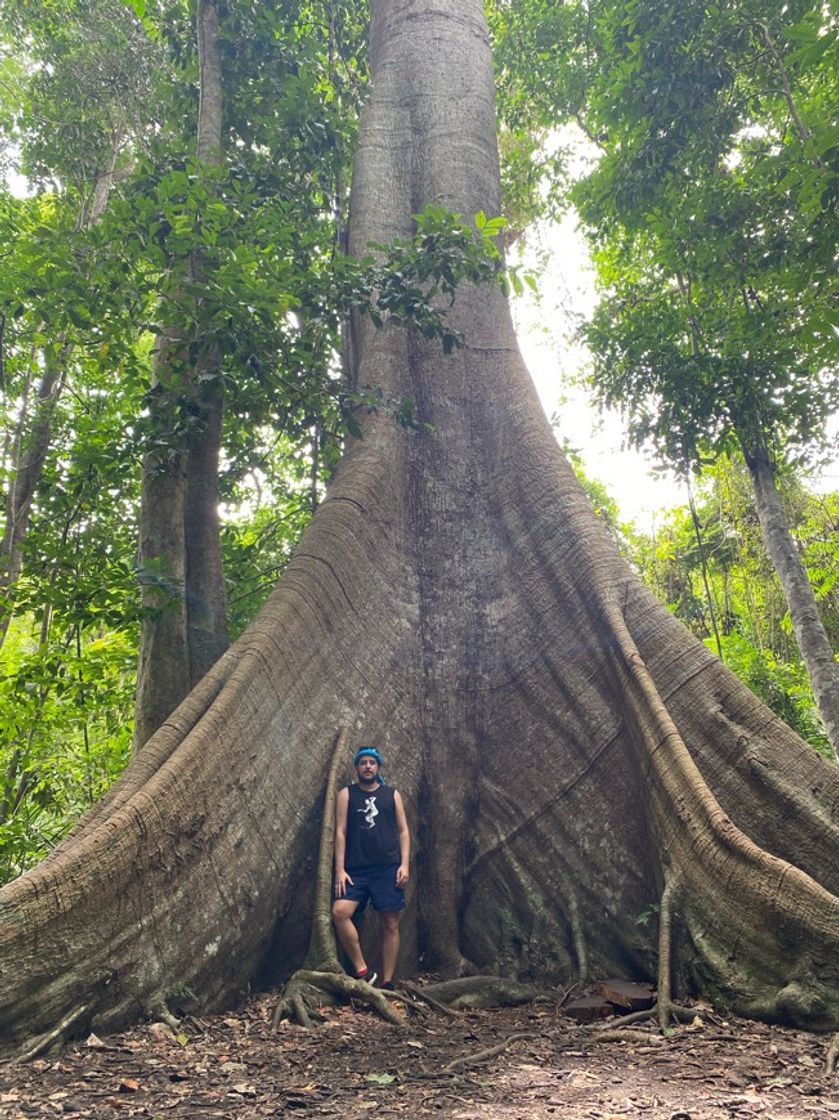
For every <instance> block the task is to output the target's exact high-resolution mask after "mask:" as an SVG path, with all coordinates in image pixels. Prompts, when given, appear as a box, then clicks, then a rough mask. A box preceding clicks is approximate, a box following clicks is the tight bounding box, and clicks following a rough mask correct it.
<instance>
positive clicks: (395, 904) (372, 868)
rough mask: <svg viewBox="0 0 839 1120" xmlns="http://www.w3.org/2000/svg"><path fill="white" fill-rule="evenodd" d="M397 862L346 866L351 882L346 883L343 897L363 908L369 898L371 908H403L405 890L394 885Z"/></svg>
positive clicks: (386, 911)
mask: <svg viewBox="0 0 839 1120" xmlns="http://www.w3.org/2000/svg"><path fill="white" fill-rule="evenodd" d="M398 868H399V864H398V863H386V864H371V865H369V866H367V867H348V868H347V874H348V875H349V877H350V878H351V879H352V883H347V890H346V894H345V895H344V898H347V899H349V901H350V902H357V903H358V904H359V909H360V910H363V909H364V907H365V905H366V904H367V900H368V899H369V900H370V901H371V902H372V903H373V909H374V910H379V911H382V910H384V911H385V913H393V912H394V911H395V910H404V909H405V890H404V888H403V887H397V885H396V872H397V870H398Z"/></svg>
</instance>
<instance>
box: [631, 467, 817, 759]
mask: <svg viewBox="0 0 839 1120" xmlns="http://www.w3.org/2000/svg"><path fill="white" fill-rule="evenodd" d="M784 482H785V484H784V486H783V488H782V491H781V498H782V501H783V503H784V508H785V514H786V516H787V520H788V522H789V524H790V528H791V531H792V532H793V533H794V536H795V541H796V546H797V547H798V549H799V550H800V552H801V557H802V561H803V563H804V565H805V567H806V569H807V574H808V577H809V579H810V582H811V584H812V586H813V588H814V590H815V592H816V594H817V596H818V601H819V607H820V612H821V615H822V617H823V619H824V623H825V627H826V629H827V633H828V637H829V639H830V641H831V644H835V643H836V641H837V614H836V608H837V603H836V588H835V569H834V557H835V550H836V524H837V522H836V508H835V507H836V496H835V495H833V494H827V495H819V494H815V493H813V492H811V491H808V490H807V489H806V487H805V486H803V485H802V484H801V483H800V482H798V481H797V480H796V479H795V478H794V477H787V478H786V479H785V480H784ZM696 514H697V517H696V521H694V518H693V516H692V514H691V512H690V510H689V509H687V508H686V507H683V508H681V509H675V510H672V511H670V512H669V513H668V514H667V515H666V516H665V518H664V519H657V523H656V526H655V530H654V533H653V534H652V535H647V534H640V533H637V532H634V533H632V534H631V536H630V538H629V539H628V541H627V547H626V554H627V555H628V556H629V558H630V560H631V562H632V563H634V564H636V565H637V567H638V570H639V572H640V574H641V576H642V578H643V579H644V581H645V582H646V583H647V585H648V586H649V587H650V588H651V590H652V591H653V592H654V593H655V594H656V595H657V596H658V597H659V598H660V599H662V600H663V601H664V602H666V603H667V604H668V606H669V608H670V609H671V610H672V611H673V612H674V613H675V614H676V616H677V617H678V618H680V619H681V620H682V621H683V622H684V623H685V625H686V626H688V627H689V628H690V629H691V630H692V631H693V632H694V633H695V634H696V635H697V637H699V638H701V639H702V640H703V641H705V642H706V644H708V646H709V648H711V649H714V650H716V649H717V643H716V640H715V633H714V627H713V622H712V619H713V618H715V619H716V621H717V636H718V637H719V647H720V655H721V657H722V659H723V660H724V661H725V663H726V665H728V667H729V668H731V669H732V670H733V671H734V672H735V673H737V675H738V676H739V677H740V679H741V680H743V681H745V683H746V684H748V685H749V687H750V688H752V690H753V691H754V692H756V693H757V695H758V696H760V697H761V698H762V699H763V700H765V701H766V703H767V704H768V705H769V706H770V707H771V708H772V710H773V711H774V712H776V714H777V715H779V716H780V717H781V718H782V719H783V720H784V721H785V722H786V723H788V724H789V725H790V726H791V727H793V728H795V730H796V731H797V732H798V733H799V735H801V736H802V738H804V739H806V740H807V741H808V742H810V743H812V744H813V746H814V747H816V749H817V750H819V751H820V752H822V753H823V754H826V755H828V756H829V755H830V754H831V751H830V745H829V743H828V741H827V739H826V737H825V734H824V729H823V726H822V724H821V720H820V719H819V717H818V709H817V707H816V705H815V700H814V698H813V693H812V688H811V686H810V682H809V678H808V676H807V672H806V668H805V666H804V664H803V662H802V660H801V655H800V652H799V650H798V647H797V645H796V643H795V640H794V635H793V633H792V628H791V625H790V623H789V614H788V610H787V604H786V599H785V597H784V594H783V590H782V588H781V586H780V583H779V581H778V579H777V576H776V574H775V571H774V568H773V567H772V563H771V561H770V560H769V557H768V556H767V554H766V549H765V546H764V543H763V538H762V533H761V529H760V523H759V521H758V518H757V515H756V513H755V508H754V499H753V495H752V488H751V480H750V478H749V475H748V470H747V468H746V467H745V464H744V463H743V462H742V460H737V459H734V460H732V459H729V458H728V457H727V456H722V457H721V458H720V459H718V460H717V462H716V463H715V464H714V466H713V467H710V468H706V470H705V471H704V472H703V476H702V479H701V481H700V486H699V488H698V490H697V494H696ZM700 548H701V554H700ZM703 559H704V561H705V569H706V573H707V582H706V581H705V580H703V571H702V560H703Z"/></svg>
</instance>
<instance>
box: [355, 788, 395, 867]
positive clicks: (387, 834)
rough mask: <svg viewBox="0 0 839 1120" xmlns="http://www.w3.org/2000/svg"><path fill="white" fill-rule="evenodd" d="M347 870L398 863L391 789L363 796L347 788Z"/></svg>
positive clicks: (363, 792) (379, 789) (364, 793)
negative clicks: (348, 794)
mask: <svg viewBox="0 0 839 1120" xmlns="http://www.w3.org/2000/svg"><path fill="white" fill-rule="evenodd" d="M347 788H348V790H349V793H350V797H349V804H348V806H347V850H346V855H345V858H344V865H345V866H346V867H369V866H370V865H374V864H379V865H381V864H389V863H399V858H400V852H399V832H398V830H397V828H396V807H395V805H394V801H393V795H394V792H395V791H394V789H393V786H379V787H378V788H377V789H375V790H373V791H372V792H371V793H366V792H365V791H364V790H363V789H360V788H359V787H358V786H357V785H351V786H348V787H347Z"/></svg>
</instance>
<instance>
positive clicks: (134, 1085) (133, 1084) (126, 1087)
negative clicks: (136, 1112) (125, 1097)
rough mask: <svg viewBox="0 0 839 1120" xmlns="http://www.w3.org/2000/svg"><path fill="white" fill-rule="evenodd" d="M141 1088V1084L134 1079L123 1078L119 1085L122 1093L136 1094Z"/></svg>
mask: <svg viewBox="0 0 839 1120" xmlns="http://www.w3.org/2000/svg"><path fill="white" fill-rule="evenodd" d="M139 1088H140V1082H139V1081H137V1080H136V1079H135V1078H133V1077H123V1079H122V1081H120V1083H119V1091H120V1093H136V1092H137V1090H138V1089H139Z"/></svg>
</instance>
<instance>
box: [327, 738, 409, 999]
mask: <svg viewBox="0 0 839 1120" xmlns="http://www.w3.org/2000/svg"><path fill="white" fill-rule="evenodd" d="M353 764H354V766H355V772H356V775H357V781H356V782H355V783H354V784H353V785H351V786H345V787H344V789H342V790H341V791H340V792H339V794H338V797H337V800H336V802H335V902H334V903H333V906H332V920H333V922H334V923H335V930H336V932H337V934H338V940H339V941H340V942H341V946H342V947H343V949H344V952H345V953H346V954H347V956H348V957H349V958H350V961H351V962H352V966H353V968H354V969H355V975H356V977H357V978H358V979H359V980H366V981H367V982H368V983H369V984H372V983H373V982H374V981H375V979H376V974H375V972H371V971H370V970H369V969H368V967H367V965H366V963H365V960H364V954H363V953H362V951H361V944H360V942H359V940H358V930H357V929H356V928H355V924H354V922H353V920H352V918H353V914H354V913H355V912H356V910H357V909H358V907H359V906H363V905H364V904H365V903H366V902H367V900H368V899H370V900H371V901H372V903H373V908H374V909H375V910H377V911H378V912H379V916H380V918H381V923H382V987H383V988H393V973H394V971H395V969H396V958H397V956H398V954H399V919H400V918H401V916H402V911H403V910H404V909H405V884H406V883H407V882H408V865H409V861H410V852H411V835H410V832H409V831H408V819H407V817H406V816H405V806H404V805H403V804H402V798H401V796H400V794H399V790H396V789H393V787H392V786H388V785H386V784H385V780H384V778H383V777H382V775H381V773H380V771H381V765H382V756H381V755H380V754H379V752H378V751H377V750H376V748H375V747H361V748H360V749H359V750H357V751H356V753H355V757H354V758H353Z"/></svg>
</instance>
